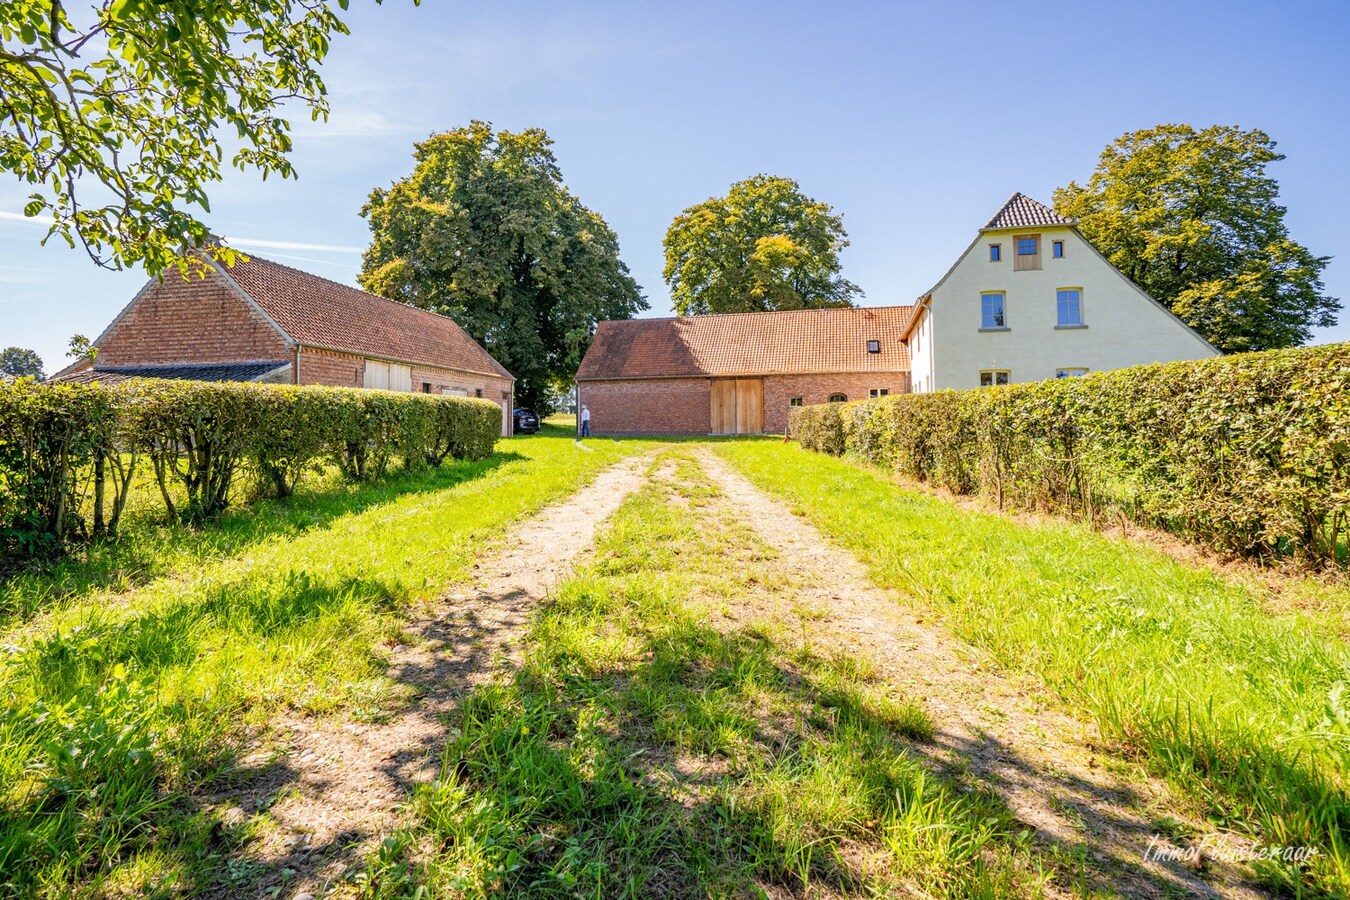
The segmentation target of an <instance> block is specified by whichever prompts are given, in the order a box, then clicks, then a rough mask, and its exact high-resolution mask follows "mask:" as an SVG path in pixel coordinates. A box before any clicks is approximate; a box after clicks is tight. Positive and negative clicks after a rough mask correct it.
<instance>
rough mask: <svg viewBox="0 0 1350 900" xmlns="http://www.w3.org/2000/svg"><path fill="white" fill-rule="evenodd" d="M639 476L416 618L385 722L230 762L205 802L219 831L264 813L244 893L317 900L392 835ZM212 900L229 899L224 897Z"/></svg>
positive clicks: (264, 739)
mask: <svg viewBox="0 0 1350 900" xmlns="http://www.w3.org/2000/svg"><path fill="white" fill-rule="evenodd" d="M648 464H649V460H648V458H647V457H639V458H637V459H628V460H624V461H621V462H619V463H616V464H614V465H612V466H610V467H609V468H607V469H604V470H603V471H601V472H600V473H599V475H597V476H596V478H595V480H594V481H592V482H591V483H590V484H589V485H587V486H585V487H583V488H582V489H581V490H580V491H578V492H577V493H575V494H573V495H571V496H569V497H568V498H566V499H564V500H562V501H560V502H558V503H555V504H553V505H551V506H548V507H545V508H544V509H543V510H541V511H539V512H537V513H536V514H534V515H533V516H532V517H531V518H529V519H526V520H524V521H523V522H521V523H520V524H518V525H517V526H515V527H514V528H512V529H511V530H510V531H509V532H508V534H507V536H506V538H505V541H504V544H503V547H502V549H501V550H500V551H499V552H497V553H495V554H493V555H492V556H490V557H488V558H486V559H484V560H482V561H480V562H479V563H477V564H475V565H474V566H473V583H472V584H471V585H468V586H464V587H461V588H458V589H456V591H455V592H453V593H451V594H450V595H448V596H445V597H441V598H440V599H438V600H437V601H435V602H434V603H433V604H430V605H429V607H428V608H425V609H423V610H421V611H419V614H418V616H417V617H416V618H414V619H413V620H411V621H409V622H408V623H407V624H406V626H405V628H404V631H405V632H406V633H407V634H410V635H412V636H413V638H414V640H413V641H411V642H409V643H408V644H405V645H400V646H398V647H395V648H393V650H392V651H391V658H390V667H389V671H388V675H389V677H390V678H392V679H393V680H394V681H396V682H397V683H399V684H400V685H402V686H404V687H405V688H408V689H409V690H410V691H411V693H412V699H411V700H410V701H409V702H408V703H407V704H406V705H405V706H403V707H402V708H400V709H398V710H397V711H396V712H394V713H393V714H392V715H390V716H389V717H388V718H386V719H384V720H382V721H378V722H373V723H360V722H345V723H334V722H332V721H325V720H324V719H322V718H308V717H305V716H302V715H298V714H292V715H287V716H283V717H279V718H277V719H275V720H274V721H273V722H271V723H269V725H268V726H267V729H266V731H265V732H264V733H263V734H262V735H261V737H260V740H259V741H258V742H257V743H256V745H255V747H254V748H253V749H252V750H251V751H249V752H248V754H247V755H245V756H244V757H243V758H242V759H241V761H240V767H241V769H243V770H246V772H247V770H250V769H251V770H252V771H251V772H247V776H246V777H245V778H243V779H241V781H242V783H241V784H240V786H239V787H237V788H235V789H234V790H231V791H226V792H223V793H222V794H220V795H218V796H216V797H215V798H214V805H216V806H217V807H220V808H223V813H224V818H225V821H226V822H227V823H235V824H237V823H239V822H242V821H243V820H245V819H247V818H249V817H250V816H252V815H254V814H255V813H256V812H258V811H260V810H264V809H267V810H268V815H269V818H270V820H271V825H270V827H268V829H267V831H266V832H265V834H264V835H263V836H261V837H259V838H258V839H255V840H254V841H252V842H250V843H248V844H246V845H245V847H244V848H243V850H242V852H241V853H240V854H238V857H237V862H236V864H235V865H236V866H237V867H242V868H243V869H247V867H248V866H250V865H251V866H254V867H265V870H266V872H265V874H264V875H263V876H262V878H261V879H260V880H259V881H258V882H256V884H255V886H254V887H253V888H252V889H251V890H250V893H251V894H253V895H254V896H259V897H270V896H282V897H306V896H315V895H319V896H322V895H323V894H324V893H325V892H327V891H329V890H331V889H332V888H333V886H334V885H335V884H337V883H338V882H339V881H340V880H341V879H342V878H343V876H344V875H346V874H347V873H348V872H349V871H351V870H353V869H354V868H356V867H359V866H360V865H361V863H362V862H363V860H364V859H365V858H366V857H367V855H368V854H369V853H370V852H371V851H372V850H373V849H374V848H375V847H376V846H378V843H379V841H380V840H381V839H383V838H384V837H386V836H387V835H389V834H390V833H391V832H392V831H393V830H394V829H396V828H397V826H398V825H399V823H400V817H401V807H402V805H403V803H404V802H405V801H406V800H407V799H408V797H409V796H410V794H411V793H412V791H413V789H414V788H415V787H416V786H417V785H419V784H422V783H424V782H427V781H430V780H431V779H432V778H434V777H435V776H436V774H437V772H438V767H439V760H440V753H441V751H442V750H443V748H444V746H445V742H446V738H447V734H446V726H445V724H444V721H445V716H446V714H447V713H449V712H451V711H452V710H454V708H455V707H456V705H457V703H458V701H459V700H460V699H461V698H462V697H463V696H465V695H466V694H467V693H468V692H469V691H471V690H472V689H473V688H474V687H475V686H477V685H479V684H482V683H484V682H485V681H487V680H489V679H491V678H492V677H494V675H496V674H499V673H502V672H504V671H509V670H510V669H511V668H512V667H513V663H514V656H513V654H514V653H515V652H516V646H515V644H516V639H517V638H518V637H520V636H521V635H522V634H523V631H524V627H525V625H526V622H527V620H528V617H529V615H530V612H531V611H532V610H533V609H534V607H535V606H536V604H538V603H539V602H540V601H541V600H542V599H544V597H545V596H546V594H547V592H548V590H549V589H550V588H551V587H552V586H553V585H554V584H556V583H557V582H558V581H559V580H560V579H561V578H563V577H565V576H566V575H567V574H568V573H569V572H570V571H571V569H572V567H573V564H574V563H575V561H576V560H577V559H578V557H580V556H581V555H582V554H583V553H585V552H586V551H588V550H589V549H590V548H591V547H592V545H593V543H594V540H595V534H596V530H597V529H598V528H599V526H600V524H601V523H602V522H604V521H605V520H606V519H607V518H609V516H610V515H611V514H612V513H614V512H615V511H616V510H617V509H618V508H619V506H620V504H622V503H623V501H624V499H625V498H626V497H628V496H629V494H631V493H632V492H633V491H635V490H636V489H638V488H639V487H640V486H641V485H642V484H643V483H644V481H645V480H646V475H645V473H646V469H647V466H648ZM278 798H279V799H278ZM269 803H270V804H272V805H271V806H270V809H269V808H268V804H269ZM273 892H275V893H273ZM213 896H216V897H234V896H239V894H238V893H236V892H234V891H231V890H227V889H224V888H222V889H221V890H220V891H217V892H215V893H214V894H213Z"/></svg>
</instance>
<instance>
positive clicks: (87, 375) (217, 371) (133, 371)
mask: <svg viewBox="0 0 1350 900" xmlns="http://www.w3.org/2000/svg"><path fill="white" fill-rule="evenodd" d="M289 365H290V362H288V361H287V360H284V359H283V360H273V361H269V362H244V363H193V364H187V363H184V364H181V365H180V364H176V363H175V364H169V365H145V366H109V367H106V368H103V367H99V368H85V369H80V370H79V371H75V372H68V373H67V372H66V370H62V371H61V372H58V373H57V374H56V375H54V376H52V379H51V380H52V381H61V382H63V383H66V384H92V383H93V382H95V381H97V382H98V383H99V384H103V385H110V384H117V383H118V382H121V381H126V380H127V379H128V378H171V379H177V380H179V381H254V380H256V379H259V378H261V377H263V376H264V375H267V374H269V373H271V372H275V371H276V370H277V369H282V368H285V367H286V366H289Z"/></svg>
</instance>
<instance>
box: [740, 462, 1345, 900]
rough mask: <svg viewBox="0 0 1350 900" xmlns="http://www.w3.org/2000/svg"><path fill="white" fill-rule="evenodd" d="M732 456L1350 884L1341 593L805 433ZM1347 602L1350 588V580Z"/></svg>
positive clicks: (1126, 741)
mask: <svg viewBox="0 0 1350 900" xmlns="http://www.w3.org/2000/svg"><path fill="white" fill-rule="evenodd" d="M718 452H719V453H720V454H721V455H723V456H724V457H725V458H726V459H727V460H728V461H730V462H732V463H733V464H735V465H736V466H737V467H738V468H740V469H741V471H743V472H744V473H745V474H746V475H747V476H748V477H750V478H751V479H752V480H753V481H754V482H755V483H756V484H758V485H759V486H760V487H762V488H764V489H766V490H768V491H770V492H771V493H774V494H777V495H779V496H781V497H783V498H784V499H786V500H788V501H789V502H790V503H791V504H793V505H794V506H795V508H796V509H797V510H798V511H799V512H800V513H802V514H803V515H805V516H806V517H807V518H808V519H809V520H810V521H811V522H813V523H814V524H815V525H816V526H817V527H819V528H820V529H821V530H822V531H824V532H825V533H826V534H828V535H829V536H831V537H832V538H833V539H834V540H836V541H838V542H839V544H840V545H842V546H843V547H845V548H847V549H848V550H850V551H852V552H854V553H855V554H857V555H858V556H859V557H860V558H862V559H863V560H864V561H865V562H867V563H868V564H869V565H870V566H871V571H872V575H873V578H874V579H875V580H876V581H877V582H878V583H879V584H881V585H884V586H887V587H893V588H896V589H898V590H899V591H901V592H902V593H904V594H905V595H906V596H907V597H908V598H909V602H911V603H913V604H915V605H916V606H917V607H918V608H920V609H923V610H925V611H926V612H927V613H929V614H932V615H937V616H940V617H941V619H942V620H943V621H944V622H945V624H946V625H947V626H948V627H950V628H951V629H952V630H953V631H954V632H955V633H956V634H957V635H959V636H960V637H962V638H963V639H965V640H967V641H969V642H971V643H972V644H974V645H976V646H977V647H979V648H981V649H982V650H984V651H985V652H987V653H988V654H989V656H990V658H991V659H993V660H995V661H996V662H997V663H998V664H1000V665H1002V666H1003V667H1005V668H1006V669H1008V670H1012V671H1017V672H1024V673H1027V674H1030V675H1032V676H1034V677H1036V678H1038V679H1039V680H1040V681H1041V682H1042V683H1043V684H1045V685H1046V686H1047V687H1048V688H1049V689H1050V690H1051V691H1052V692H1053V693H1054V694H1055V695H1057V697H1058V699H1059V701H1060V702H1062V703H1063V705H1064V706H1065V707H1066V708H1068V709H1070V710H1072V711H1074V712H1077V713H1079V714H1081V715H1083V716H1084V717H1085V718H1087V719H1090V720H1092V721H1095V723H1096V724H1097V725H1099V726H1100V728H1101V731H1102V733H1103V734H1104V735H1105V736H1106V738H1107V739H1108V741H1109V742H1110V743H1111V744H1112V745H1113V747H1114V748H1115V749H1117V750H1118V751H1119V752H1120V753H1122V754H1124V755H1125V756H1127V757H1129V758H1132V759H1136V760H1138V761H1140V762H1141V763H1143V764H1144V765H1146V766H1147V767H1148V768H1149V769H1151V770H1152V771H1153V772H1155V773H1157V774H1159V775H1162V776H1164V777H1166V778H1168V779H1170V780H1171V781H1172V782H1173V783H1174V784H1176V785H1177V786H1179V787H1181V788H1182V789H1184V790H1185V791H1186V792H1187V793H1188V794H1189V795H1190V796H1192V797H1194V798H1197V799H1198V800H1200V801H1202V802H1203V803H1204V804H1205V805H1206V807H1207V808H1208V810H1209V813H1210V817H1211V819H1212V820H1213V822H1214V824H1215V825H1216V826H1217V827H1218V828H1219V829H1221V830H1234V831H1237V832H1238V833H1242V834H1246V835H1249V836H1250V837H1251V838H1253V839H1256V840H1259V841H1261V842H1263V843H1264V844H1267V845H1275V846H1280V847H1285V846H1312V847H1316V848H1318V851H1319V853H1318V855H1317V856H1315V857H1314V858H1313V859H1312V861H1311V862H1309V863H1307V864H1306V865H1305V866H1303V867H1300V866H1298V865H1295V864H1290V863H1286V862H1282V861H1279V860H1274V861H1271V860H1266V861H1261V862H1258V863H1257V864H1256V868H1257V870H1258V872H1259V874H1260V875H1261V876H1263V877H1264V878H1265V879H1266V881H1267V882H1268V883H1269V884H1271V885H1273V886H1277V887H1279V888H1282V889H1285V890H1290V891H1304V892H1307V891H1313V892H1317V891H1321V892H1325V893H1328V894H1331V895H1338V894H1344V893H1346V892H1350V845H1348V844H1347V841H1346V835H1347V834H1350V714H1348V713H1347V710H1350V703H1348V702H1347V701H1348V700H1350V689H1347V688H1345V685H1346V684H1347V683H1348V682H1350V650H1347V647H1346V645H1345V644H1344V643H1343V642H1341V641H1339V640H1336V639H1334V638H1333V637H1331V635H1333V634H1335V633H1336V627H1335V625H1334V624H1332V623H1328V622H1326V621H1320V620H1319V619H1318V617H1319V616H1324V615H1325V614H1326V611H1325V609H1320V610H1319V609H1310V610H1308V611H1307V612H1306V613H1304V614H1301V615H1290V614H1286V615H1282V616H1275V615H1272V614H1271V613H1270V612H1269V611H1268V610H1267V609H1266V608H1265V606H1264V605H1263V603H1262V599H1261V598H1260V597H1259V596H1258V595H1256V594H1255V593H1254V592H1253V590H1252V588H1251V586H1250V585H1247V584H1244V583H1242V582H1239V581H1236V580H1229V579H1226V578H1224V577H1222V576H1220V575H1217V574H1215V573H1212V572H1209V571H1205V570H1202V569H1198V568H1192V567H1188V566H1185V565H1183V564H1181V563H1178V562H1176V561H1174V560H1172V559H1170V558H1168V557H1166V556H1165V555H1163V554H1162V553H1160V552H1154V551H1151V550H1149V549H1146V548H1144V547H1140V546H1138V545H1137V544H1135V543H1132V542H1129V541H1125V540H1120V539H1113V538H1109V537H1105V536H1103V535H1100V534H1097V533H1095V532H1093V531H1092V530H1091V529H1089V528H1087V527H1084V526H1079V525H1073V524H1067V523H1061V524H1057V523H1046V524H1043V525H1035V526H1032V525H1025V524H1020V523H1018V522H1015V521H1012V520H1010V519H1008V518H1005V517H1003V516H999V515H996V514H992V513H985V512H978V511H972V510H968V509H961V508H959V507H957V506H955V505H954V504H952V503H949V502H947V501H945V500H942V499H940V498H936V497H932V496H929V495H926V494H920V493H916V492H913V491H909V490H905V489H903V488H901V487H900V486H898V485H897V484H895V483H894V482H892V481H891V480H890V479H888V478H887V477H886V476H885V475H884V474H882V473H880V472H877V471H875V470H870V469H866V468H862V467H859V466H856V465H853V464H851V463H849V462H847V461H841V460H838V459H834V458H830V457H826V456H822V455H818V454H812V453H807V452H804V451H802V450H800V449H799V448H797V447H796V446H793V445H783V444H777V443H770V442H734V443H727V444H724V445H721V446H719V447H718ZM1339 596H1340V608H1339V609H1336V610H1333V611H1332V612H1331V614H1330V617H1339V616H1343V614H1344V609H1345V608H1346V607H1350V592H1347V591H1341V593H1340V594H1339Z"/></svg>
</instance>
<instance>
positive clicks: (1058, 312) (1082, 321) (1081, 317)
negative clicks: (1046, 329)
mask: <svg viewBox="0 0 1350 900" xmlns="http://www.w3.org/2000/svg"><path fill="white" fill-rule="evenodd" d="M1069 291H1073V292H1074V293H1075V294H1077V295H1078V304H1077V307H1078V321H1077V322H1065V321H1063V317H1062V312H1063V310H1062V309H1061V308H1060V303H1059V295H1060V294H1064V293H1068V292H1069ZM1055 327H1056V328H1086V327H1087V316H1086V315H1085V314H1084V311H1083V289H1082V288H1081V287H1074V286H1072V285H1066V286H1064V287H1058V288H1055Z"/></svg>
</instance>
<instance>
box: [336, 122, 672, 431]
mask: <svg viewBox="0 0 1350 900" xmlns="http://www.w3.org/2000/svg"><path fill="white" fill-rule="evenodd" d="M552 143H553V142H552V141H551V140H549V137H548V135H547V134H545V133H544V132H543V131H542V130H540V129H535V128H532V129H529V130H526V131H522V132H519V133H512V132H509V131H494V130H493V128H492V125H491V124H490V123H488V122H479V121H475V122H473V123H472V124H470V125H469V126H468V127H466V128H458V129H455V130H454V131H448V132H445V133H444V134H437V135H433V136H432V137H430V138H428V139H427V140H425V141H423V142H421V143H419V144H417V145H416V149H415V150H414V153H413V157H414V159H415V160H416V164H415V166H414V167H413V172H412V174H411V175H409V176H408V177H407V178H404V179H403V180H401V181H399V182H397V183H396V184H394V185H393V186H392V187H391V188H389V189H388V190H383V189H377V190H375V191H374V192H372V193H371V195H370V200H369V202H367V203H366V205H365V207H364V208H363V209H362V210H361V214H362V215H364V216H365V217H366V218H367V219H368V220H369V222H370V230H371V234H372V238H371V244H370V249H369V250H367V251H366V254H365V258H364V264H363V269H362V273H361V275H360V276H359V277H360V281H361V285H362V286H363V287H364V288H366V290H368V291H371V292H373V293H376V294H380V295H381V296H384V297H390V298H392V299H395V300H402V301H404V302H406V303H411V304H413V305H414V306H420V307H422V308H424V309H431V310H435V311H437V312H441V313H444V314H446V315H448V316H450V317H452V318H453V319H454V320H455V321H456V322H458V323H459V324H460V325H461V326H463V327H464V330H465V331H467V332H468V333H469V334H470V335H472V336H473V337H474V339H476V340H477V341H479V342H480V343H482V344H483V346H484V347H486V348H487V349H488V351H489V352H490V353H492V355H493V356H495V357H496V358H497V359H498V360H499V361H500V362H501V363H502V365H504V366H506V368H507V369H509V370H510V371H511V373H512V374H514V375H515V376H516V378H517V379H518V381H517V384H516V395H517V398H518V399H519V401H520V402H521V403H522V405H528V406H533V407H535V408H536V409H539V410H540V411H544V410H545V409H546V408H547V406H548V399H547V398H548V396H549V385H550V383H551V382H552V383H555V384H556V383H558V382H563V381H567V380H570V379H571V377H572V375H573V374H575V372H576V369H577V366H578V364H580V362H581V357H582V355H583V354H584V353H585V352H586V348H587V347H588V346H589V345H590V341H591V336H592V335H593V334H594V333H595V325H596V322H598V321H600V320H602V319H627V318H630V317H632V316H633V314H634V313H636V312H638V311H639V310H643V309H646V308H647V303H646V301H645V300H644V299H643V296H642V292H641V290H640V289H639V288H638V285H637V282H635V281H634V280H633V278H632V276H630V275H629V274H628V267H627V266H626V265H624V263H623V261H622V260H621V259H620V258H619V241H618V238H617V237H616V236H615V234H614V232H613V231H612V230H611V229H610V227H609V226H608V225H607V224H606V223H605V220H604V219H602V218H601V217H600V216H599V215H598V214H596V213H594V212H592V211H591V210H589V209H587V208H586V207H585V206H583V205H582V204H581V201H579V200H578V199H577V198H576V197H575V196H574V195H573V194H572V193H571V192H570V191H568V189H567V188H566V187H565V186H564V184H563V180H562V172H561V171H560V170H559V168H558V163H557V160H556V159H555V158H554V156H553V151H552V149H551V146H552Z"/></svg>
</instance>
